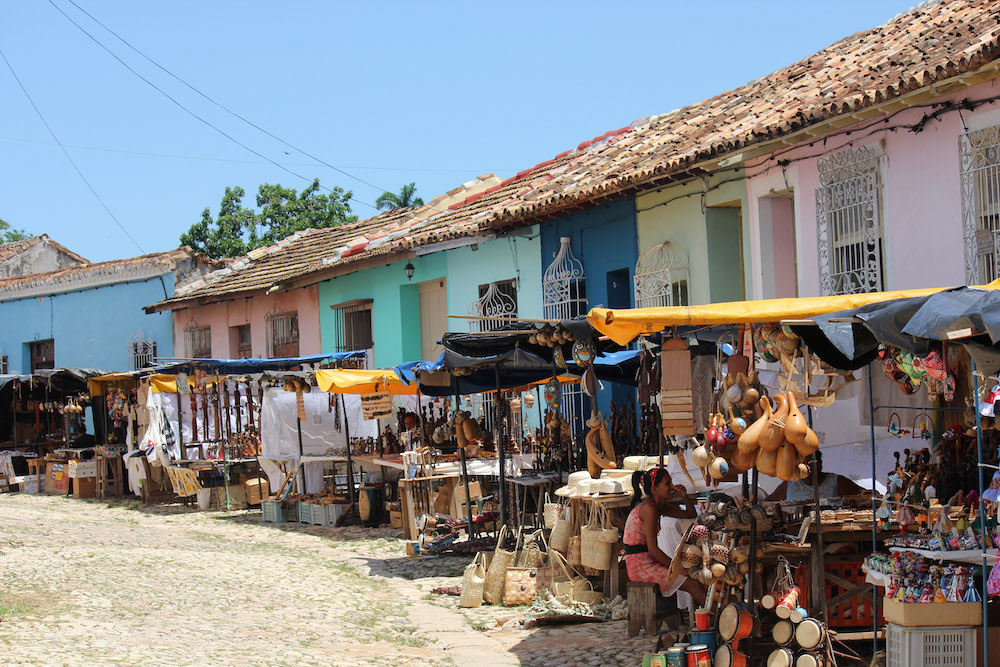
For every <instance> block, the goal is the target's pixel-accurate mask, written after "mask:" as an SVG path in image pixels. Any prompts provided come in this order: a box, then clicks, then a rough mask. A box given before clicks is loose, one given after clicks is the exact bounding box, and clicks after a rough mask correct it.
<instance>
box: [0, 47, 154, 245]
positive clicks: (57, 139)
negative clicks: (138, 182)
mask: <svg viewBox="0 0 1000 667" xmlns="http://www.w3.org/2000/svg"><path fill="white" fill-rule="evenodd" d="M0 57H2V58H3V61H4V63H5V64H6V65H7V69H9V70H10V73H11V75H13V77H14V80H15V81H17V85H18V86H20V87H21V92H23V93H24V96H25V97H27V98H28V102H30V103H31V107H32V108H33V109H34V110H35V113H36V114H38V118H39V119H40V120H41V121H42V124H43V125H44V126H45V129H46V130H48V131H49V134H51V135H52V138H53V139H54V140H55V142H56V144H58V146H59V149H60V150H61V151H62V152H63V155H65V156H66V159H67V160H69V163H70V164H71V165H73V169H74V170H76V173H77V175H78V176H79V177H80V179H81V180H82V181H83V182H84V183H86V185H87V187H88V188H89V189H90V192H91V193H92V194H93V195H94V198H95V199H97V201H98V202H100V204H101V206H103V207H104V210H105V211H107V212H108V215H109V216H111V219H112V220H114V221H115V224H116V225H118V227H119V229H121V230H122V232H123V233H124V234H125V236H127V237H128V238H129V240H130V241H132V243H134V244H135V247H136V248H138V249H139V252H140V253H141V254H143V255H145V254H146V251H145V250H144V249H143V247H142V246H141V245H139V242H138V241H136V240H135V237H133V236H132V235H131V234H130V233H129V231H128V230H127V229H125V225H123V224H122V223H121V221H120V220H119V219H118V218H117V217H115V214H114V213H112V212H111V209H110V208H108V205H107V204H105V203H104V200H103V199H101V195H99V194H97V190H95V189H94V186H93V185H91V184H90V181H88V180H87V177H86V176H84V175H83V172H82V171H80V167H78V166H77V165H76V162H74V161H73V158H72V157H70V154H69V152H68V151H67V150H66V147H65V146H63V145H62V142H61V141H59V137H57V136H56V133H55V132H54V131H53V130H52V126H51V125H49V122H48V121H47V120H45V116H43V115H42V111H41V109H39V108H38V105H37V104H35V100H33V99H32V98H31V95H30V94H28V89H27V88H25V87H24V84H23V83H21V78H20V77H19V76H18V75H17V72H15V71H14V67H13V66H12V65H11V64H10V61H9V60H7V54H5V53H4V52H3V49H0Z"/></svg>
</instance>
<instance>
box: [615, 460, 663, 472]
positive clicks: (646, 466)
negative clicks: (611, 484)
mask: <svg viewBox="0 0 1000 667" xmlns="http://www.w3.org/2000/svg"><path fill="white" fill-rule="evenodd" d="M668 458H669V457H666V456H664V457H663V463H664V465H666V463H667V460H668ZM658 465H660V457H659V456H626V457H625V460H624V461H622V466H623V467H624V468H625V469H626V470H631V471H633V472H635V471H636V470H651V469H653V468H655V467H656V466H658Z"/></svg>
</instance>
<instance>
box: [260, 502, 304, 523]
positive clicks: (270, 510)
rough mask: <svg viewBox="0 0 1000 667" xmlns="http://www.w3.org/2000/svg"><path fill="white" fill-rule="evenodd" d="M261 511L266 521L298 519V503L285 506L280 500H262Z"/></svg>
mask: <svg viewBox="0 0 1000 667" xmlns="http://www.w3.org/2000/svg"><path fill="white" fill-rule="evenodd" d="M260 511H261V515H262V517H263V520H264V521H270V522H272V523H286V522H289V521H298V508H297V507H296V505H292V506H291V507H284V508H283V507H282V506H281V501H280V500H262V501H261V503H260Z"/></svg>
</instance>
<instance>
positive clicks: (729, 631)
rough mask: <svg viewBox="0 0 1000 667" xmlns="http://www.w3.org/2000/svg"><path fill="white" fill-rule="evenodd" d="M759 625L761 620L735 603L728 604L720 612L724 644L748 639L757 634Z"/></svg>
mask: <svg viewBox="0 0 1000 667" xmlns="http://www.w3.org/2000/svg"><path fill="white" fill-rule="evenodd" d="M759 624H760V619H758V618H757V617H756V616H755V615H753V614H752V613H751V612H749V611H747V610H746V609H740V608H739V607H738V606H737V605H736V604H734V603H730V604H727V605H726V606H725V607H723V608H722V611H721V612H719V634H720V635H721V636H722V641H724V642H730V641H738V640H740V639H746V638H747V637H749V636H751V635H753V634H755V633H756V632H757V628H758V627H759Z"/></svg>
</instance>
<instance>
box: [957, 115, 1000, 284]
mask: <svg viewBox="0 0 1000 667" xmlns="http://www.w3.org/2000/svg"><path fill="white" fill-rule="evenodd" d="M958 152H959V158H960V165H961V190H962V228H963V236H964V238H965V281H966V284H969V285H978V284H986V283H988V282H991V281H993V280H996V278H997V277H1000V125H994V126H993V127H987V128H985V129H982V130H976V131H974V132H969V133H967V134H962V135H959V137H958Z"/></svg>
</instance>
